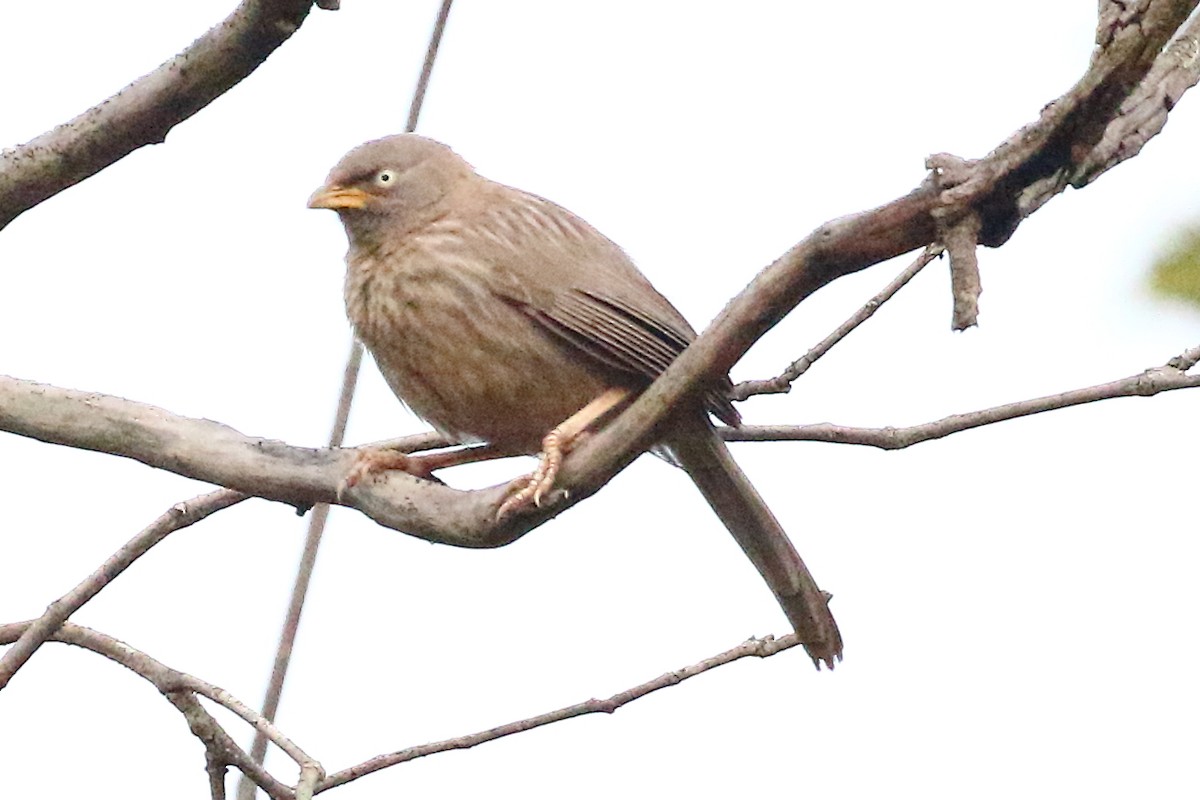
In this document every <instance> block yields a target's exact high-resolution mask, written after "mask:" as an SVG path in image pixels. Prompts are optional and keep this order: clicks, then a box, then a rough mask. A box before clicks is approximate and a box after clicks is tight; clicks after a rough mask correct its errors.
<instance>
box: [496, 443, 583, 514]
mask: <svg viewBox="0 0 1200 800" xmlns="http://www.w3.org/2000/svg"><path fill="white" fill-rule="evenodd" d="M573 443H574V440H571V441H568V440H567V438H566V437H565V436H564V435H563V432H562V430H561V429H560V428H555V429H554V430H552V431H550V433H548V434H546V438H544V439H542V452H541V455H539V456H538V465H537V469H535V470H534V471H533V472H531V473H529V474H528V475H524V476H522V477H520V478H517V479H515V480H514V481H513V482H512V483H511V484H509V488H508V497H506V498H505V499H504V502H503V503H501V504H500V508H499V509H497V511H496V519H498V520H500V519H504V518H505V517H507V516H508V515H509V514H512V513H514V512H516V511H519V510H521V509H523V508H526V507H528V506H529V505H530V504H531V503H532V504H533V505H534V506H539V507H540V506H541V505H542V498H543V497H545V496H546V495H547V494H549V492H550V491H551V490H552V489H553V488H554V481H555V479H556V478H558V470H559V469H560V468H561V467H562V462H563V457H564V456H565V455H566V453H567V450H568V445H569V444H573Z"/></svg>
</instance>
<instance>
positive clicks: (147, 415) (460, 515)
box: [0, 376, 573, 547]
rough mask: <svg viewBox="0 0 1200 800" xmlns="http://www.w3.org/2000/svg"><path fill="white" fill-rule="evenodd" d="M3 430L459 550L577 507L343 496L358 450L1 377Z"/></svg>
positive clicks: (495, 496) (396, 492)
mask: <svg viewBox="0 0 1200 800" xmlns="http://www.w3.org/2000/svg"><path fill="white" fill-rule="evenodd" d="M0 431H8V432H9V433H16V434H19V435H21V436H28V437H31V438H33V439H39V440H41V441H44V442H50V443H52V444H64V445H69V446H71V447H78V448H82V449H84V450H96V451H99V452H103V453H110V454H112V455H118V456H124V457H126V458H132V459H134V460H136V461H140V462H142V463H143V464H148V465H149V466H152V467H158V468H159V469H165V470H168V471H170V472H174V473H177V474H179V475H184V476H186V477H189V478H195V479H196V480H201V481H205V482H208V483H213V484H216V485H218V486H225V487H227V488H230V489H234V490H237V491H239V492H244V493H245V494H249V495H254V496H255V497H263V498H266V499H268V500H277V501H279V502H283V503H289V504H291V505H294V506H298V507H300V508H302V509H307V508H308V507H310V506H312V505H314V504H316V503H339V504H341V505H344V506H348V507H350V508H356V509H358V510H359V511H362V512H363V513H364V514H366V515H367V516H369V517H370V518H371V519H373V520H375V521H376V522H378V523H379V524H381V525H384V526H385V527H388V528H393V529H395V530H400V531H404V532H405V533H409V534H412V535H413V536H418V537H420V538H422V539H427V540H428V541H431V542H440V543H444V544H452V545H455V546H457V547H500V546H502V545H505V544H509V543H510V542H512V541H514V540H516V539H518V538H520V537H521V536H523V535H524V534H525V533H528V532H529V531H530V530H532V529H533V528H535V527H537V525H539V524H540V523H541V522H543V521H545V520H546V519H547V518H549V517H550V516H551V515H552V514H557V513H561V512H562V511H563V510H564V509H565V508H567V507H569V505H572V504H573V503H567V504H562V505H560V506H558V507H556V508H555V509H553V510H551V509H538V510H536V511H534V512H533V513H531V514H526V515H521V516H515V515H514V516H513V517H509V518H506V519H505V520H503V521H497V520H496V508H497V507H498V505H499V503H500V501H501V500H502V499H503V497H504V494H505V487H504V486H498V487H493V488H491V489H482V490H477V491H470V492H461V491H458V490H455V489H451V488H450V487H448V486H443V485H441V484H437V483H431V482H429V481H423V480H420V479H418V478H414V477H412V476H410V475H405V474H404V473H399V472H394V473H389V474H387V475H386V476H383V477H382V478H381V479H379V480H376V481H373V482H372V481H363V482H360V483H358V484H356V485H355V486H354V487H352V488H350V489H347V490H346V491H345V492H343V493H342V495H341V497H340V498H339V496H338V489H339V486H340V485H341V482H342V479H343V478H345V476H346V474H347V473H348V472H349V471H350V469H351V467H352V466H353V464H354V462H355V458H356V457H357V454H356V451H355V450H342V449H312V448H305V447H291V446H289V445H287V444H284V443H283V442H279V441H275V440H271V439H260V438H253V437H249V436H244V435H243V434H241V433H239V432H237V431H236V430H234V429H233V428H230V427H228V426H226V425H222V424H220V423H218V422H212V421H211V420H206V419H191V418H188V417H181V416H177V415H175V414H172V413H170V412H169V411H164V410H163V409H161V408H156V407H155V406H150V405H146V404H144V403H137V402H134V401H132V400H125V399H122V398H120V397H113V396H111V395H103V394H96V393H89V392H80V391H75V390H71V389H59V388H57V387H54V386H47V385H45V384H40V383H34V382H32V381H23V380H18V379H16V378H9V377H6V376H0ZM431 441H438V440H437V439H436V438H434V437H430V436H429V435H427V434H422V435H420V436H416V437H411V438H410V439H409V440H405V441H399V442H389V444H390V445H392V446H395V447H398V448H399V449H406V448H405V444H406V442H407V443H409V444H411V445H412V449H415V448H416V447H419V446H428V443H430V442H431Z"/></svg>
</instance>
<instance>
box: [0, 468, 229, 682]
mask: <svg viewBox="0 0 1200 800" xmlns="http://www.w3.org/2000/svg"><path fill="white" fill-rule="evenodd" d="M246 497H247V495H244V494H242V493H240V492H235V491H233V490H232V489H219V490H217V491H215V492H209V493H208V494H203V495H200V496H199V497H193V498H192V499H191V500H187V501H185V502H182V503H176V504H175V505H173V506H171V507H170V508H169V509H167V510H166V512H164V513H163V515H162V516H160V517H159V518H158V519H156V520H154V522H152V523H150V525H149V526H147V527H146V528H145V529H144V530H143V531H142V532H141V533H139V534H138V535H137V536H135V537H133V538H132V539H130V540H129V541H128V542H127V543H126V544H125V545H124V546H123V547H121V549H120V550H118V551H117V552H115V553H113V554H112V555H111V556H110V557H109V558H108V560H107V561H105V562H104V563H103V564H101V565H100V567H99V568H98V569H97V570H96V571H95V572H93V573H92V574H91V575H89V576H88V577H86V578H84V580H83V581H82V582H81V583H80V584H79V585H78V586H76V587H75V588H74V589H72V590H71V591H70V592H67V593H66V594H65V595H63V596H62V597H60V598H59V599H57V600H55V601H54V602H53V603H51V604H50V605H49V606H48V607H47V608H46V613H44V614H42V616H40V617H38V618H37V619H36V620H34V621H33V623H32V624H31V625H30V626H29V628H28V629H27V630H26V631H25V632H24V633H23V634H21V638H20V639H18V640H17V641H16V643H15V644H14V645H13V646H12V648H11V649H10V650H9V651H8V652H7V653H5V654H4V657H3V658H0V690H2V689H4V687H5V686H7V685H8V682H9V681H10V680H12V677H13V675H15V674H17V671H18V670H19V669H21V667H22V666H24V665H25V662H27V661H28V660H29V658H30V657H31V656H32V655H33V654H34V653H35V652H37V649H38V648H39V647H41V646H42V643H43V642H45V641H46V640H47V639H48V638H50V636H51V635H53V633H54V632H55V631H56V630H58V628H59V626H61V625H62V624H63V623H64V622H66V620H67V618H68V617H70V616H71V615H72V614H74V613H75V612H76V611H78V610H79V609H80V608H81V607H82V606H83V604H84V603H86V602H88V601H89V600H91V599H92V598H93V597H95V596H96V595H97V594H99V593H100V590H101V589H103V588H104V587H105V586H107V585H108V584H109V583H111V582H112V581H113V580H114V579H115V578H116V577H117V576H118V575H120V574H121V573H122V572H124V571H125V570H126V568H128V567H129V565H130V564H132V563H133V562H134V561H137V560H138V559H139V558H141V557H142V556H143V555H145V554H146V553H147V552H148V551H149V550H150V548H152V547H154V545H156V544H158V543H159V542H161V541H162V540H163V539H165V538H167V536H168V535H170V534H171V533H174V532H175V531H177V530H181V529H183V528H186V527H188V526H189V525H192V524H194V523H197V522H199V521H200V520H202V519H204V518H205V517H207V516H208V515H209V514H213V513H215V512H217V511H220V510H221V509H223V508H228V507H229V506H231V505H234V504H235V503H240V502H241V501H243V500H245V499H246Z"/></svg>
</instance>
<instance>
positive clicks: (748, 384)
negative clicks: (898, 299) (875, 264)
mask: <svg viewBox="0 0 1200 800" xmlns="http://www.w3.org/2000/svg"><path fill="white" fill-rule="evenodd" d="M943 252H945V248H944V247H942V246H941V245H940V244H936V243H935V244H931V245H929V246H928V247H926V248H925V250H924V251H923V252H922V253H921V255H919V256H917V258H916V260H915V261H913V262H912V263H911V264H909V265H908V266H907V267H905V268H904V271H903V272H901V273H900V274H899V275H897V276H896V277H895V278H893V279H892V280H891V282H890V283H888V285H887V286H885V287H883V289H882V290H881V291H880V292H879V294H877V295H875V296H874V297H872V298H871V299H870V300H868V301H867V302H866V303H865V304H864V305H863V306H862V308H860V309H858V311H855V312H854V313H853V314H852V315H851V316H850V318H849V319H847V320H846V321H845V322H843V323H842V324H841V325H839V326H837V328H835V329H834V330H833V332H831V333H830V334H829V335H828V336H826V337H825V338H824V339H822V340H821V341H819V342H817V344H816V345H814V346H813V348H812V349H811V350H809V351H808V352H807V353H805V354H804V355H803V356H801V357H800V358H798V359H796V360H795V361H793V362H792V363H791V365H789V366H788V368H787V369H785V370H784V371H783V372H782V373H781V374H780V375H777V376H776V377H774V378H769V379H767V380H756V381H742V382H741V383H739V384H737V385H736V386H734V387H733V392H732V394H731V395H730V397H731V399H733V400H735V401H741V400H745V399H747V398H749V397H753V396H754V395H759V394H786V393H788V392H790V391H791V390H792V383H793V382H794V381H795V380H796V379H797V378H799V377H800V376H801V375H803V374H804V373H806V372H808V370H809V368H810V367H811V366H812V365H813V364H815V363H817V359H819V358H821V356H823V355H825V354H826V353H828V352H829V351H830V350H831V349H832V348H833V346H834V345H835V344H837V343H838V342H840V341H841V340H842V339H845V338H846V337H847V336H848V335H849V334H850V332H851V331H853V330H854V329H855V328H857V327H858V326H859V325H862V324H863V323H864V322H866V321H867V320H869V319H870V318H871V317H872V316H874V314H875V312H876V311H878V310H879V308H880V306H882V305H883V304H884V303H886V302H887V301H888V300H891V299H892V297H893V296H895V294H896V292H898V291H900V290H901V289H903V288H904V286H905V285H906V284H907V283H908V282H909V281H911V280H912V279H913V278H914V277H916V275H917V273H918V272H920V271H921V270H923V269H925V267H926V266H927V265H928V264H929V262H931V261H933V260H934V259H935V258H939V257H940V256H941V255H942V253H943Z"/></svg>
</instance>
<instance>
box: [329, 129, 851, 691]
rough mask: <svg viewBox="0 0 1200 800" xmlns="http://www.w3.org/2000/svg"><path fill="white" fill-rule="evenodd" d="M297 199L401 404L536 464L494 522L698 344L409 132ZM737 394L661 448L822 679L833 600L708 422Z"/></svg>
mask: <svg viewBox="0 0 1200 800" xmlns="http://www.w3.org/2000/svg"><path fill="white" fill-rule="evenodd" d="M308 206H309V208H315V209H331V210H333V211H336V212H337V214H338V216H339V217H340V219H341V222H342V225H343V227H344V229H345V232H346V237H347V239H348V241H349V248H348V250H347V253H346V278H345V286H344V293H345V304H346V314H347V317H348V318H349V320H350V323H351V325H352V327H353V329H354V333H355V335H356V336H357V337H358V339H359V340H360V341H361V342H362V343H363V344H364V345H365V346H366V348H367V350H368V351H369V352H370V353H371V355H372V357H373V358H374V360H375V362H376V364H377V365H378V367H379V370H380V372H381V373H382V375H383V377H384V379H385V380H386V382H387V384H388V386H389V387H390V388H391V389H392V391H393V392H394V393H395V395H396V396H397V398H399V399H400V401H401V402H402V403H404V404H405V405H407V406H408V407H409V408H410V409H411V410H412V411H413V412H414V413H416V415H417V416H419V417H421V418H422V419H423V420H425V421H426V422H428V423H429V424H431V425H432V426H433V427H434V428H435V429H437V430H438V431H439V432H441V433H443V434H445V435H447V436H448V437H451V438H453V439H454V440H457V441H459V442H463V443H481V444H482V445H483V446H484V448H485V452H486V453H489V454H497V455H512V454H529V455H540V460H539V466H538V469H537V470H535V472H534V473H533V474H532V475H531V476H529V477H528V478H526V479H522V480H519V481H518V482H517V483H515V484H514V487H513V490H512V491H511V492H510V494H509V496H508V497H507V499H506V500H505V501H504V503H503V505H501V507H500V509H499V512H498V513H499V514H500V515H502V516H503V515H506V514H510V513H520V512H521V509H522V508H523V507H525V506H528V505H529V504H530V503H539V504H540V502H541V499H542V497H543V495H544V494H545V493H546V492H547V491H549V490H550V489H552V488H554V481H555V478H556V477H557V469H558V465H559V464H560V463H561V462H562V459H563V457H564V455H565V454H567V453H569V450H570V447H571V446H572V444H573V443H575V442H577V441H580V440H581V439H582V438H584V437H585V436H586V435H587V434H588V432H589V431H591V430H595V429H596V427H598V426H600V425H602V424H603V423H604V422H606V421H607V420H608V419H610V418H611V417H612V416H613V415H614V414H615V413H617V412H619V411H620V409H621V408H623V407H624V406H626V405H628V403H629V402H630V401H631V400H632V399H633V398H635V397H636V396H637V394H638V393H640V392H641V391H643V390H644V389H645V388H646V387H647V386H649V385H650V383H651V382H653V380H654V379H655V378H656V377H658V375H660V374H661V373H662V372H663V371H664V370H665V369H666V368H667V367H668V366H669V365H670V364H671V362H672V361H673V360H674V359H675V358H676V357H677V356H678V355H679V354H680V353H681V352H683V350H684V348H686V347H687V346H688V344H689V343H690V342H691V341H692V340H694V339H695V338H696V332H695V330H694V329H693V328H692V327H691V325H689V324H688V322H687V320H686V319H684V317H683V315H682V314H680V312H679V311H678V310H676V308H675V306H673V305H672V304H671V303H670V301H668V300H667V299H666V298H665V297H664V296H663V295H662V294H660V293H659V292H658V291H657V290H656V289H655V288H654V287H653V286H652V285H651V283H650V281H649V280H648V279H647V278H646V277H645V276H644V275H643V274H642V273H641V272H640V271H639V270H638V268H637V267H636V266H635V265H634V263H633V261H632V260H631V259H630V258H629V256H628V255H626V253H625V252H624V251H623V250H622V249H621V248H620V247H619V246H618V245H617V244H615V243H614V242H612V241H611V240H610V239H608V238H607V237H606V236H604V235H603V234H602V233H600V232H599V231H598V230H596V229H595V228H594V227H592V226H591V225H589V224H588V223H587V222H585V221H584V220H583V219H581V218H580V217H579V216H577V215H575V214H573V213H572V212H570V211H568V210H567V209H565V208H563V207H561V206H559V205H557V204H555V203H553V202H551V201H550V200H547V199H545V198H542V197H540V196H538V195H535V194H531V193H529V192H525V191H522V190H520V189H516V188H513V187H510V186H507V185H504V184H502V183H499V182H496V181H492V180H490V179H488V178H486V177H484V176H482V175H480V174H479V173H478V172H476V171H475V170H474V168H473V167H472V166H471V165H470V164H468V163H467V161H466V160H464V159H463V158H462V157H461V156H459V155H458V154H457V153H456V152H454V151H453V150H452V149H451V148H450V147H448V146H447V145H445V144H443V143H441V142H438V141H435V140H433V139H429V138H426V137H423V136H419V135H417V134H413V133H404V134H397V135H392V136H386V137H384V138H380V139H375V140H372V141H369V142H366V143H365V144H362V145H360V146H358V147H356V148H354V149H353V150H351V151H350V152H348V153H347V154H346V155H345V156H344V157H343V158H342V159H341V160H340V161H339V162H338V163H337V165H336V166H334V167H333V169H332V170H331V171H330V173H329V175H328V177H327V178H326V180H325V182H324V184H323V185H322V186H321V187H320V188H318V189H317V190H316V191H315V192H314V193H313V194H312V196H311V197H310V198H309V201H308ZM731 389H732V383H731V382H730V379H729V377H728V376H727V375H726V376H723V377H721V378H720V379H719V380H715V381H713V382H711V384H709V385H706V386H705V387H704V391H703V392H702V393H701V394H700V395H699V396H698V397H697V399H695V400H694V401H693V402H692V403H691V404H690V405H688V406H687V407H684V408H679V409H675V410H673V411H672V412H671V415H670V416H669V418H668V422H667V424H666V425H665V426H664V427H663V440H662V441H661V442H659V443H658V448H659V449H660V450H662V451H663V452H665V453H666V454H667V457H668V459H669V460H671V461H673V462H674V463H676V464H677V465H679V466H681V467H682V468H683V469H684V470H685V471H686V472H687V474H688V475H689V476H690V477H691V478H692V480H693V482H694V483H695V484H696V485H697V486H698V487H699V489H700V492H701V494H702V495H703V496H704V498H705V499H706V500H707V501H708V503H709V505H710V506H712V508H713V510H714V511H715V512H716V514H717V516H718V517H719V518H720V520H721V521H722V522H723V523H724V524H725V526H726V528H728V530H729V532H730V533H731V534H732V535H733V537H734V539H735V540H736V542H737V544H738V545H740V546H741V548H742V550H743V552H744V553H745V554H746V556H747V557H748V558H749V560H750V561H751V563H752V564H753V565H754V567H755V568H756V569H757V570H758V572H759V573H760V575H761V576H762V578H763V579H764V581H765V582H766V584H767V585H768V587H769V588H770V589H771V591H772V592H773V593H774V595H775V598H776V600H777V601H778V602H779V605H780V607H781V608H782V610H783V612H784V614H785V616H786V617H787V619H788V621H789V623H790V624H791V626H792V628H793V629H794V630H795V632H796V634H797V636H798V638H799V639H800V641H801V642H802V643H803V644H804V646H805V648H806V650H807V651H808V654H809V656H810V657H811V658H812V660H813V663H814V665H816V667H817V669H818V670H819V669H820V668H821V665H822V664H824V665H825V666H827V667H829V668H830V669H832V668H833V666H834V664H835V661H839V660H841V657H842V639H841V634H840V632H839V630H838V626H837V623H836V621H835V620H834V618H833V615H832V614H831V613H830V611H829V604H828V601H829V598H830V597H831V595H829V594H828V593H827V592H824V591H822V590H821V589H819V588H818V587H817V584H816V582H815V580H814V579H813V578H812V576H811V574H810V573H809V571H808V569H807V567H806V566H805V564H804V561H803V560H802V559H801V558H800V555H799V554H798V553H797V552H796V549H795V547H794V546H793V545H792V543H791V540H790V539H789V538H788V536H787V534H786V533H785V532H784V530H783V528H782V526H781V525H780V523H779V522H778V520H777V519H776V518H775V516H774V515H773V514H772V513H771V511H770V509H769V508H768V507H767V505H766V503H765V502H764V500H763V499H762V497H761V496H760V495H759V493H758V492H757V491H756V490H755V488H754V486H753V484H751V482H750V480H749V479H748V478H747V477H746V475H745V474H744V473H743V472H742V470H741V469H740V468H739V467H738V465H737V462H736V461H734V459H733V457H732V455H731V454H730V452H729V450H728V448H727V447H726V446H725V443H724V442H723V440H722V439H721V438H720V437H719V435H718V433H717V431H716V429H715V427H714V423H713V422H712V420H711V417H715V418H716V419H717V420H719V421H721V422H722V423H724V424H726V425H731V426H736V425H738V424H739V423H740V416H739V414H738V411H737V410H736V409H735V408H734V406H733V403H732V402H731V400H730V391H731ZM406 466H411V464H410V460H409V457H406V456H403V455H399V454H397V455H395V456H394V457H393V458H389V457H388V456H386V455H385V456H378V455H377V456H376V457H375V460H374V461H372V460H371V459H369V458H368V460H367V461H366V463H365V465H364V466H361V467H356V470H357V472H356V473H355V474H354V475H353V476H352V477H353V479H355V480H357V479H359V478H361V477H362V476H363V475H367V474H370V473H372V472H376V471H384V470H386V469H390V468H400V469H405V468H406ZM410 471H413V472H414V473H415V474H424V475H426V476H428V475H429V469H428V468H424V469H415V470H410Z"/></svg>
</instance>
